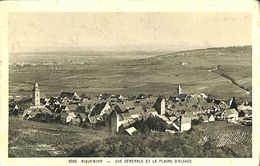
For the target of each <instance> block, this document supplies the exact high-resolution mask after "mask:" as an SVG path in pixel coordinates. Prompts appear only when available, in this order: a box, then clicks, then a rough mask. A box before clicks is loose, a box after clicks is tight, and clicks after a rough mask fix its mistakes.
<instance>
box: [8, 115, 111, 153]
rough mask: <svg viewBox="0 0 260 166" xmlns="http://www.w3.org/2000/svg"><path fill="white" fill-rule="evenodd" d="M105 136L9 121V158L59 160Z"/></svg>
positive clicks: (32, 123)
mask: <svg viewBox="0 0 260 166" xmlns="http://www.w3.org/2000/svg"><path fill="white" fill-rule="evenodd" d="M109 136H110V134H109V133H107V132H104V131H101V130H94V129H86V128H80V127H74V126H66V125H62V124H48V123H40V122H33V121H26V120H21V119H18V118H9V156H16V157H48V156H60V157H62V156H67V153H69V152H70V151H71V150H72V149H75V148H77V147H79V146H81V145H82V144H85V143H88V142H91V141H93V140H101V139H104V138H107V137H109Z"/></svg>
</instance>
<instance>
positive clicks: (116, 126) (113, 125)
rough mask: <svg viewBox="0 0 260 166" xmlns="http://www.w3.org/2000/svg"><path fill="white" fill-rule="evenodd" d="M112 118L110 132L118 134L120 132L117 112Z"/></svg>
mask: <svg viewBox="0 0 260 166" xmlns="http://www.w3.org/2000/svg"><path fill="white" fill-rule="evenodd" d="M110 118H111V126H110V132H111V133H113V134H116V133H118V131H119V116H118V114H117V112H116V111H115V110H113V111H112V112H111V114H110Z"/></svg>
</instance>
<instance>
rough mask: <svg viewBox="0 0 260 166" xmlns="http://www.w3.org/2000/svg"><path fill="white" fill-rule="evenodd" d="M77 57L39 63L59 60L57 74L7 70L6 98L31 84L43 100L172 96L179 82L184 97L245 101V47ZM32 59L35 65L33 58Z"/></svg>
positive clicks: (41, 69)
mask: <svg viewBox="0 0 260 166" xmlns="http://www.w3.org/2000/svg"><path fill="white" fill-rule="evenodd" d="M110 54H112V53H110ZM80 55H81V56H79V55H77V54H76V53H74V54H73V55H70V56H63V55H60V54H59V55H57V56H55V55H53V56H51V57H50V56H49V57H48V58H46V59H45V61H53V59H54V61H55V62H56V63H60V62H62V63H61V64H60V65H59V66H58V70H56V68H55V66H54V65H49V66H44V65H36V66H23V67H18V66H10V68H9V70H10V71H9V73H10V75H9V91H10V95H27V96H30V93H31V88H32V84H31V83H33V82H35V80H37V81H38V82H39V84H40V90H41V92H43V93H45V95H46V96H47V97H49V96H53V95H55V96H56V95H58V94H59V93H60V91H61V90H71V91H76V92H77V93H78V94H79V95H80V94H82V93H85V94H86V95H87V96H92V95H98V94H100V93H103V92H110V93H120V94H122V95H137V94H140V93H145V94H154V95H159V94H161V95H165V96H169V95H174V94H176V86H177V85H178V84H181V85H182V87H183V91H184V92H186V93H199V92H204V93H207V94H209V95H210V96H212V97H215V98H221V99H224V100H228V99H229V98H230V97H232V96H235V97H236V98H237V99H238V101H239V100H240V101H242V100H249V101H251V91H252V90H251V89H252V85H251V84H252V71H251V70H252V69H251V68H252V66H251V61H252V58H251V56H252V50H251V46H244V47H227V48H211V49H201V50H191V51H182V52H176V53H170V54H164V55H159V56H154V54H153V56H150V57H149V56H147V55H146V56H143V57H144V58H140V57H142V54H141V53H140V55H139V54H138V55H135V58H123V56H121V57H120V56H117V57H116V58H115V57H113V56H111V57H110V58H108V56H105V57H106V58H104V57H103V58H99V59H98V58H95V56H94V59H92V60H85V59H84V58H83V56H82V54H80ZM38 56H40V57H41V58H42V56H43V57H44V55H37V56H32V55H30V57H33V58H32V59H35V58H37V57H38ZM68 57H70V59H71V60H73V61H74V62H75V61H78V62H81V61H82V62H83V61H84V62H85V63H84V64H81V65H80V64H68V63H67V61H68ZM136 57H138V58H136ZM27 58H28V57H27ZM85 58H86V57H85ZM88 58H89V56H88ZM88 58H87V59H88ZM29 59H30V58H29ZM32 59H30V60H31V61H32ZM34 61H35V62H34V63H37V62H36V61H37V59H36V60H34ZM65 61H66V63H65ZM24 62H26V59H24ZM30 63H32V62H30ZM216 67H217V68H218V70H219V71H221V72H222V73H224V74H225V75H227V76H228V77H229V78H232V79H233V80H234V81H235V82H236V83H237V84H239V85H241V86H242V87H244V88H245V89H247V90H248V91H249V92H250V94H248V93H247V91H246V90H244V89H242V88H240V87H239V86H237V85H235V84H233V83H232V81H230V80H229V79H227V78H226V77H223V76H221V75H219V74H217V73H215V72H210V70H211V69H215V68H216Z"/></svg>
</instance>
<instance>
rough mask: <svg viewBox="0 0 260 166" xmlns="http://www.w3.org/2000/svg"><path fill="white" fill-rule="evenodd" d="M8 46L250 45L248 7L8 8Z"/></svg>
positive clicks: (132, 47)
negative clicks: (112, 10)
mask: <svg viewBox="0 0 260 166" xmlns="http://www.w3.org/2000/svg"><path fill="white" fill-rule="evenodd" d="M8 20H9V33H8V34H9V51H10V52H26V51H44V50H46V49H49V50H101V51H102V50H113V51H116V50H118V51H123V50H146V51H149V50H150V51H153V50H163V51H165V50H184V49H192V48H207V47H219V46H237V45H251V35H252V33H251V16H250V14H249V13H187V12H186V13H176V12H161V13H160V12H150V13H149V12H146V13H145V12H144V13H102V12H100V13H97V12H96V13H68V12H67V13H58V12H57V13H10V14H9V19H8Z"/></svg>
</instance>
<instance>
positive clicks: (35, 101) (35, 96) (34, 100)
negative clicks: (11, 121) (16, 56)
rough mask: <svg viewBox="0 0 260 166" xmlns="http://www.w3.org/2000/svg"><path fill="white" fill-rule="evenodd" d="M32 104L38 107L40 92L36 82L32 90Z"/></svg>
mask: <svg viewBox="0 0 260 166" xmlns="http://www.w3.org/2000/svg"><path fill="white" fill-rule="evenodd" d="M32 103H33V104H34V106H40V90H39V85H38V82H35V83H34V87H33V90H32Z"/></svg>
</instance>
